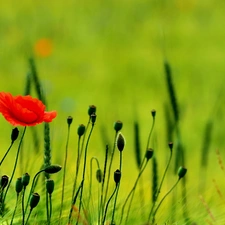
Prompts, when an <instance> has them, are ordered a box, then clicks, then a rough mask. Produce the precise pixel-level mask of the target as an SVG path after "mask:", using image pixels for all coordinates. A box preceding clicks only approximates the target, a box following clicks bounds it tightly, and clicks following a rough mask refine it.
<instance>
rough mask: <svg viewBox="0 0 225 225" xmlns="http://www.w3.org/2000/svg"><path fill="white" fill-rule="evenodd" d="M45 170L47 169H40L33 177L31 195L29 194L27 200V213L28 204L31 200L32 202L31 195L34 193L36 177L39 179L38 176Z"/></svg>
mask: <svg viewBox="0 0 225 225" xmlns="http://www.w3.org/2000/svg"><path fill="white" fill-rule="evenodd" d="M44 171H45V170H40V171H38V172H37V173H36V174H35V176H34V178H33V181H32V185H31V188H30V193H29V195H28V200H27V204H26V209H25V214H26V212H27V208H28V204H29V202H30V197H31V194H32V192H33V189H34V183H35V181H36V179H37V176H38V175H39V174H40V173H41V172H44Z"/></svg>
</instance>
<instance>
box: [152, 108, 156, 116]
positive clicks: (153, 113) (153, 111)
mask: <svg viewBox="0 0 225 225" xmlns="http://www.w3.org/2000/svg"><path fill="white" fill-rule="evenodd" d="M151 114H152V117H153V118H154V117H155V115H156V111H155V110H154V109H153V110H152V111H151Z"/></svg>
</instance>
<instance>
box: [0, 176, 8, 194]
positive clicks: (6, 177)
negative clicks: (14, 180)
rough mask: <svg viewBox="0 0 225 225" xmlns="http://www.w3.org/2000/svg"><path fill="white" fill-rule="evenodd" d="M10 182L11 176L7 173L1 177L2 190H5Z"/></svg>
mask: <svg viewBox="0 0 225 225" xmlns="http://www.w3.org/2000/svg"><path fill="white" fill-rule="evenodd" d="M8 182H9V177H8V176H7V175H3V176H2V177H1V183H0V185H1V190H3V189H4V188H5V187H6V186H7V184H8Z"/></svg>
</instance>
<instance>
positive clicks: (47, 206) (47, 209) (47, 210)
mask: <svg viewBox="0 0 225 225" xmlns="http://www.w3.org/2000/svg"><path fill="white" fill-rule="evenodd" d="M45 196H46V197H45V200H46V202H45V204H46V214H47V224H48V225H49V224H50V220H49V204H48V192H47V190H46V193H45Z"/></svg>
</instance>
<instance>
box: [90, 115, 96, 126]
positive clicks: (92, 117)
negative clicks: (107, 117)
mask: <svg viewBox="0 0 225 225" xmlns="http://www.w3.org/2000/svg"><path fill="white" fill-rule="evenodd" d="M96 117H97V116H96V114H95V113H92V114H91V122H92V124H94V123H95V121H96Z"/></svg>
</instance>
